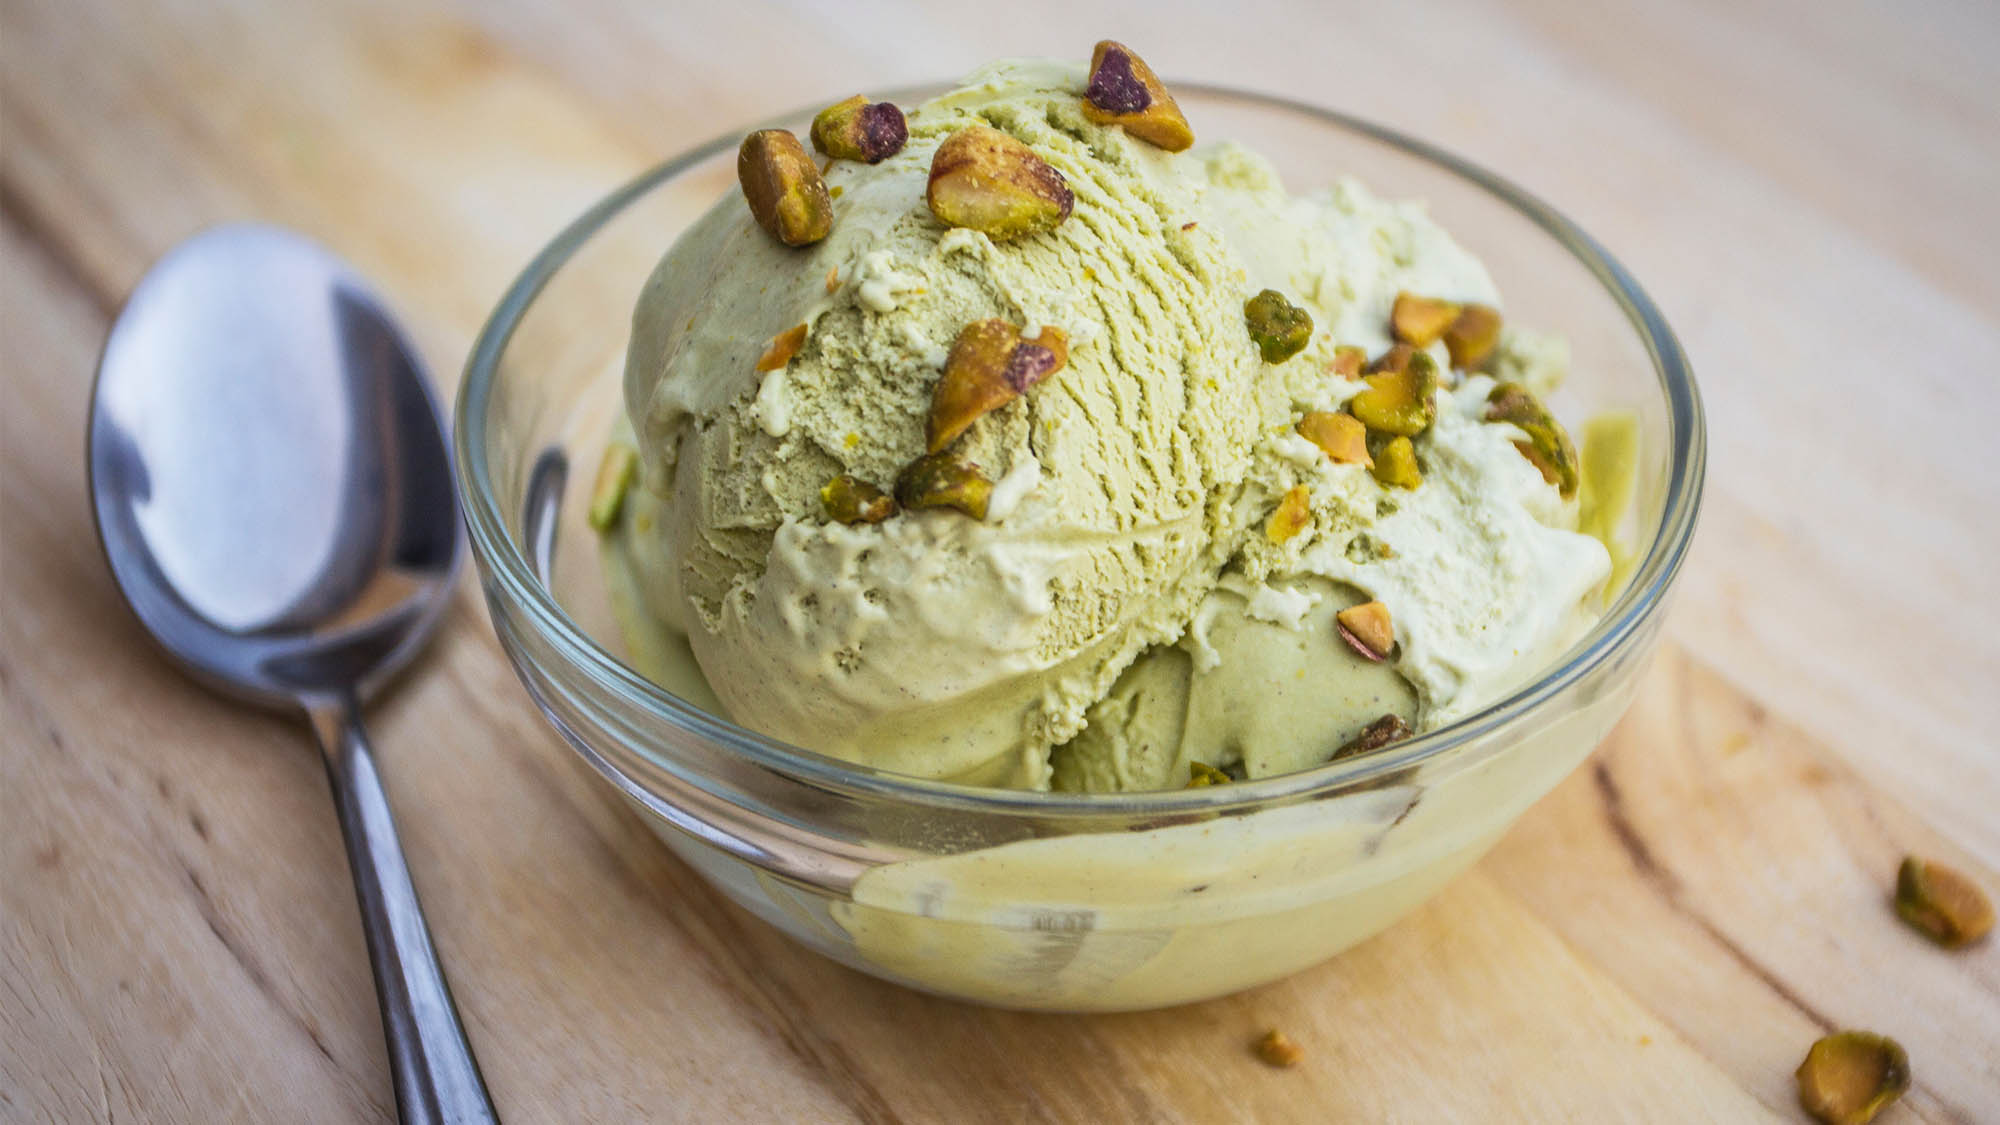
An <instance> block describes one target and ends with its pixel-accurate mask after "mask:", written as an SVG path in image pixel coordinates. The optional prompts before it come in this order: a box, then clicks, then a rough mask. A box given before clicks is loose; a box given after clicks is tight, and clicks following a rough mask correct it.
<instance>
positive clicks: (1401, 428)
mask: <svg viewBox="0 0 2000 1125" xmlns="http://www.w3.org/2000/svg"><path fill="white" fill-rule="evenodd" d="M1364 381H1365V382H1366V383H1367V384H1368V388H1367V389H1366V390H1364V391H1362V392H1361V393H1360V394H1357V395H1355V396H1354V397H1353V398H1351V399H1348V400H1347V409H1348V412H1349V413H1351V414H1353V415H1354V416H1355V417H1356V418H1359V419H1361V421H1362V423H1363V424H1364V425H1366V426H1367V427H1368V428H1369V429H1371V430H1376V431H1378V432H1381V433H1385V434H1401V435H1402V436H1404V437H1416V436H1417V435H1418V434H1420V433H1423V432H1424V431H1425V430H1427V429H1430V426H1431V423H1432V422H1434V421H1436V420H1437V385H1438V375H1437V362H1436V361H1435V360H1433V359H1431V357H1430V356H1429V355H1427V354H1426V353H1424V352H1417V353H1415V354H1413V355H1412V356H1410V362H1409V365H1408V366H1406V367H1404V368H1403V369H1402V370H1401V371H1384V372H1382V373H1381V374H1379V375H1370V376H1368V377H1367V378H1366V379H1365V380H1364Z"/></svg>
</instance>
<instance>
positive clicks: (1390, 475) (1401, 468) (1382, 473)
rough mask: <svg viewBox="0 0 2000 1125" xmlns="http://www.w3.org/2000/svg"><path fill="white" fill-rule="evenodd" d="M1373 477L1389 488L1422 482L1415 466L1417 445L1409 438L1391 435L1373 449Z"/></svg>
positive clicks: (1419, 471)
mask: <svg viewBox="0 0 2000 1125" xmlns="http://www.w3.org/2000/svg"><path fill="white" fill-rule="evenodd" d="M1374 472H1375V479H1376V480H1378V481H1381V482H1382V483H1383V484H1386V485H1388V486H1389V487H1391V488H1415V487H1417V486H1418V485H1420V484H1422V483H1424V474H1423V472H1422V471H1421V470H1419V469H1418V468H1417V447H1416V445H1415V444H1413V443H1412V442H1411V441H1410V439H1409V438H1406V437H1393V438H1390V439H1389V440H1387V441H1385V442H1383V443H1382V444H1381V445H1380V446H1378V447H1376V449H1375V469H1374Z"/></svg>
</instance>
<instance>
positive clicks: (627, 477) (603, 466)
mask: <svg viewBox="0 0 2000 1125" xmlns="http://www.w3.org/2000/svg"><path fill="white" fill-rule="evenodd" d="M638 475H639V451H638V450H636V449H634V448H632V447H631V446H629V445H626V444H624V443H623V442H614V443H612V444H611V445H608V446H606V447H605V449H604V460H602V461H599V462H598V463H597V479H596V480H595V481H593V482H592V483H591V487H590V511H589V513H588V519H589V521H590V526H591V527H593V528H595V529H596V530H598V531H610V530H611V528H612V527H613V526H614V525H616V524H617V522H618V513H619V512H621V511H623V510H624V508H625V494H626V493H627V492H629V491H631V489H632V481H633V479H634V478H635V477H637V476H638Z"/></svg>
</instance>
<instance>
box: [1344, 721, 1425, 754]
mask: <svg viewBox="0 0 2000 1125" xmlns="http://www.w3.org/2000/svg"><path fill="white" fill-rule="evenodd" d="M1416 733H1417V732H1416V731H1414V730H1412V729H1410V724H1409V723H1408V722H1405V721H1404V719H1403V717H1402V716H1401V715H1397V714H1393V713H1392V714H1388V715H1384V716H1382V717H1381V718H1379V719H1377V720H1375V721H1374V722H1372V723H1369V724H1368V725H1367V726H1365V727H1362V728H1361V733H1360V734H1357V735H1355V736H1354V737H1353V738H1350V739H1348V740H1347V741H1346V742H1343V743H1341V744H1340V749H1338V750H1335V751H1334V752H1333V757H1332V758H1330V759H1328V760H1329V761H1335V762H1337V761H1339V760H1340V759H1342V758H1351V757H1353V756H1354V755H1356V754H1366V753H1368V752H1369V751H1370V750H1380V749H1381V748H1383V747H1384V746H1387V745H1389V744H1390V743H1392V742H1401V741H1403V740H1404V739H1406V738H1413V737H1415V736H1416Z"/></svg>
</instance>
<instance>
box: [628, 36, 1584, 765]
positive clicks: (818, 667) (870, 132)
mask: <svg viewBox="0 0 2000 1125" xmlns="http://www.w3.org/2000/svg"><path fill="white" fill-rule="evenodd" d="M808 144H810V145H811V146H812V149H813V150H816V155H815V152H813V151H809V150H808V148H807V145H808ZM738 170H739V173H740V178H741V183H742V189H743V190H742V193H741V194H740V195H738V194H733V193H732V194H731V195H730V196H728V197H727V198H724V199H722V200H721V201H719V202H718V203H717V204H716V205H715V206H714V207H713V208H712V209H711V210H710V211H708V212H707V213H706V214H705V215H704V216H703V217H701V218H700V219H699V220H698V221H697V222H696V223H695V224H694V225H693V226H692V227H691V228H690V229H689V230H688V231H687V232H686V233H685V234H684V235H683V236H682V237H681V238H680V239H679V240H678V241H677V242H676V243H675V244H674V245H673V246H672V247H671V248H670V249H669V250H668V251H667V253H666V254H665V256H664V257H663V258H662V259H661V260H660V263H659V265H658V267H657V268H656V269H655V270H654V272H653V274H652V276H651V278H650V279H649V280H648V282H647V283H646V286H645V289H644V292H643V293H642V295H641V297H640V299H639V301H638V305H637V309H636V311H635V313H634V316H633V327H632V338H631V343H630V348H629V352H628V355H627V360H626V367H625V377H624V394H625V402H626V408H627V411H628V414H629V417H630V419H631V423H632V431H633V434H634V435H635V437H636V446H637V454H638V456H637V461H638V466H639V471H638V472H637V474H636V476H637V483H636V484H635V485H634V486H633V487H632V488H631V489H630V491H629V493H627V494H625V495H624V497H623V501H622V503H621V502H620V500H619V496H618V493H617V491H616V489H617V488H618V487H619V486H620V485H622V483H623V481H624V480H626V479H628V478H630V477H632V476H633V475H634V474H633V473H631V472H629V471H617V470H610V469H608V470H607V478H606V479H607V481H608V482H609V483H608V484H607V487H608V488H610V489H612V491H611V492H609V493H608V494H607V495H605V496H604V497H602V498H601V499H602V500H604V501H605V503H604V504H603V505H601V506H600V509H599V510H598V511H594V512H593V516H594V518H597V519H598V521H599V522H601V523H602V524H603V525H604V526H605V527H606V528H607V529H608V531H609V535H610V542H612V543H615V544H616V546H617V549H618V555H619V557H620V558H622V559H624V560H627V561H628V565H629V568H630V571H631V575H632V578H633V585H634V586H635V588H636V589H638V590H639V591H640V596H641V599H642V603H643V604H642V606H641V607H640V610H639V611H640V612H643V613H644V614H646V615H647V616H648V617H649V618H651V619H652V622H651V623H652V624H655V625H658V626H664V627H666V628H669V629H673V630H679V631H681V632H683V633H685V635H686V638H687V642H688V645H689V646H690V648H691V649H692V651H693V654H694V657H695V660H696V662H697V663H698V664H699V667H700V670H701V672H702V674H703V676H704V677H705V678H706V680H707V681H708V683H709V685H710V686H711V687H712V688H713V690H714V694H715V696H716V697H717V699H719V700H720V702H721V705H722V707H723V708H724V709H725V710H726V711H727V713H728V715H729V717H730V718H732V719H734V720H735V721H736V722H738V723H741V724H742V725H744V726H746V727H749V728H751V729H753V730H756V731H760V732H763V733H765V734H768V735H771V736H774V737H777V738H780V739H784V740H787V741H789V742H792V743H795V744H797V745H799V746H802V747H805V748H807V749H810V750H815V751H818V752H821V753H825V754H829V755H834V756H837V757H840V758H845V759H849V760H852V761H855V762H859V763H863V764H866V765H869V766H874V767H878V768H881V769H886V770H892V771H896V772H900V773H906V774H915V775H919V776H923V777H928V778H936V779H945V780H951V781H957V782H964V783H972V784H984V785H997V786H1015V787H1025V788H1042V789H1046V788H1056V789H1064V790H1081V791H1091V792H1106V791H1120V790H1145V789H1163V788H1180V787H1182V786H1186V785H1190V784H1195V785H1199V784H1212V783H1225V782H1229V781H1233V780H1239V779H1243V778H1257V777H1264V776H1268V775H1272V774H1278V773H1284V772H1287V771H1292V770H1299V769H1304V768H1309V767H1311V766H1315V765H1319V764H1322V763H1324V762H1327V761H1329V760H1331V759H1334V758H1336V757H1340V756H1343V755H1346V754H1352V753H1358V752H1361V751H1365V750H1370V749H1375V748H1378V747H1381V746H1383V745H1387V744H1389V743H1391V742H1394V741H1396V740H1398V739H1401V738H1405V737H1409V736H1410V735H1411V734H1413V733H1415V732H1418V731H1422V730H1426V729H1429V728H1431V727H1434V726H1437V725H1439V724H1441V723H1445V722H1449V721H1451V720H1452V719H1454V718H1457V717H1460V716H1463V715H1466V714H1469V713H1471V712H1472V711H1475V710H1477V709H1478V708H1479V707H1481V706H1483V705H1485V704H1488V703H1491V702H1493V701H1494V700H1496V699H1498V698H1499V697H1501V696H1502V695H1504V694H1505V693H1506V692H1507V691H1508V690H1510V689H1512V688H1514V687H1517V686H1519V685H1520V684H1522V683H1524V682H1525V681H1527V680H1528V679H1530V678H1532V676H1533V674H1534V673H1536V672H1537V671H1538V670H1539V669H1540V668H1541V667H1543V666H1544V665H1545V664H1547V663H1548V662H1549V661H1550V660H1551V659H1553V658H1554V657H1555V656H1556V655H1557V654H1559V653H1560V652H1561V651H1562V650H1563V649H1565V648H1566V647H1568V646H1569V645H1570V644H1571V643H1573V642H1574V641H1575V640H1576V639H1577V638H1578V637H1579V636H1580V635H1581V634H1582V632H1583V631H1584V630H1585V629H1586V628H1587V627H1588V626H1589V624H1590V622H1591V621H1592V620H1593V618H1594V607H1595V606H1596V604H1597V597H1596V595H1597V594H1598V593H1599V591H1600V588H1601V586H1602V585H1603V583H1604V582H1605V581H1606V578H1607V575H1608V573H1609V571H1610V559H1609V557H1608V555H1607V553H1606V551H1605V549H1604V547H1603V546H1602V545H1601V544H1600V543H1599V542H1598V541H1597V540H1596V539H1593V538H1591V537H1589V536H1587V535H1584V534H1580V533H1579V532H1578V531H1577V530H1576V526H1577V500H1576V491H1577V455H1576V452H1575V449H1574V448H1573V446H1572V445H1571V442H1570V439H1569V437H1568V435H1567V434H1566V433H1565V431H1564V429H1563V427H1562V425H1561V424H1560V423H1559V422H1558V421H1557V420H1556V419H1555V418H1554V417H1553V416H1552V415H1551V414H1550V413H1549V411H1548V410H1547V409H1546V408H1545V407H1544V406H1543V404H1542V397H1543V396H1544V395H1546V394H1547V393H1548V392H1549V390H1550V389H1552V387H1553V386H1554V385H1555V383H1556V382H1557V381H1558V380H1559V379H1560V378H1561V375H1562V373H1563V369H1564V368H1565V366H1566V364H1567V349H1566V347H1565V346H1564V345H1563V343H1562V341H1561V340H1559V339H1557V338H1554V337H1550V336H1544V335H1539V334H1535V333H1531V332H1528V331H1525V330H1522V329H1520V328H1518V327H1516V326H1514V325H1512V324H1510V323H1506V322H1504V321H1503V317H1502V315H1501V311H1500V310H1501V307H1502V306H1501V301H1500V296H1499V293H1498V292H1497V290H1496V289H1495V286H1494V284H1493V281H1492V279H1491V278H1489V277H1488V276H1487V274H1486V271H1485V269H1484V268H1483V267H1482V266H1481V265H1480V264H1479V262H1478V261H1476V260H1475V259H1474V258H1473V257H1472V256H1471V255H1469V254H1468V253H1467V252H1466V251H1465V250H1463V249H1461V248H1460V247H1459V246H1458V245H1457V244H1456V243H1455V242H1453V241H1452V239H1451V238H1450V237H1449V236H1448V235H1447V234H1446V233H1445V232H1444V231H1443V230H1442V229H1440V228H1439V227H1438V226H1437V225H1436V224H1435V223H1434V222H1433V221H1432V220H1431V219H1430V218H1429V217H1428V216H1427V215H1426V213H1425V212H1424V210H1423V208H1422V206H1421V205H1419V204H1414V203H1403V202H1390V201H1385V200H1381V199H1378V198H1376V197H1375V196H1373V195H1372V194H1370V193H1369V192H1368V191H1367V190H1366V189H1365V188H1363V187H1362V186H1361V185H1359V184H1357V183H1354V182H1351V181H1343V182H1339V183H1336V184H1335V185H1333V186H1332V187H1331V188H1328V189H1325V190H1322V191H1320V192H1318V193H1316V194H1310V195H1292V194H1290V193H1289V192H1287V190H1286V189H1285V187H1284V186H1283V185H1282V184H1281V183H1280V182H1279V179H1278V176H1277V174H1276V172H1275V170H1274V169H1273V168H1272V167H1271V165H1270V164H1269V163H1268V162H1267V161H1266V160H1265V159H1263V158H1262V157H1260V156H1259V155H1257V154H1255V153H1253V152H1250V151H1248V150H1246V149H1244V148H1242V147H1240V146H1237V145H1234V144H1230V143H1226V142H1225V143H1221V144H1207V145H1202V146H1196V145H1195V143H1194V135H1193V132H1192V130H1191V129H1190V127H1189V123H1188V122H1187V121H1186V120H1185V118H1184V117H1183V116H1182V114H1181V112H1180V110H1179V109H1178V107H1177V106H1176V105H1175V103H1174V100H1173V98H1172V96H1171V94H1170V92H1169V91H1168V90H1167V89H1166V88H1165V87H1164V86H1163V85H1162V84H1161V83H1160V81H1159V79H1158V78H1157V77H1156V76H1155V75H1154V74H1153V72H1152V71H1151V70H1150V69H1149V68H1148V67H1147V66H1146V64H1145V63H1144V62H1143V61H1141V59H1140V58H1139V57H1138V56H1137V55H1136V54H1134V53H1133V52H1132V51H1130V50H1129V49H1127V48H1125V47H1123V46H1121V45H1120V44H1117V43H1112V42H1108V41H1107V42H1103V43H1100V44H1098V45H1097V48H1096V50H1095V52H1094V54H1093V56H1092V59H1091V61H1090V64H1089V65H1088V66H1087V67H1086V66H1083V65H1079V64H1075V63H1063V62H1052V61H1041V60H1035V61H1003V62H998V63H994V64H991V65H989V66H987V67H985V68H983V69H981V70H979V71H978V72H976V73H974V74H973V75H972V76H971V77H969V78H968V79H967V80H966V81H965V83H964V85H963V86H961V87H960V88H958V89H956V90H954V91H952V92H950V93H948V94H945V95H943V96H941V97H938V98H936V99H934V100H932V101H928V102H925V103H924V104H922V105H919V106H915V107H911V108H909V109H908V110H907V111H905V110H904V109H902V108H899V107H897V106H894V105H890V104H887V103H880V102H870V101H869V100H868V99H867V98H865V97H854V98H850V99H848V100H847V101H844V102H841V103H839V104H836V105H833V106H831V107H829V108H827V109H826V110H825V111H824V112H822V113H821V114H820V115H819V116H818V118H817V119H816V120H815V121H814V123H813V126H812V129H811V131H810V137H809V138H808V139H807V140H805V141H802V140H801V139H800V138H798V137H795V136H793V135H792V134H790V133H787V132H784V131H782V130H766V131H762V132H759V133H755V134H752V135H751V136H750V137H749V138H747V139H746V140H745V141H744V142H743V146H742V149H741V152H740V154H739V161H738ZM619 455H620V454H619V453H618V451H617V450H614V457H615V456H619ZM622 456H624V457H625V458H627V461H626V466H629V464H630V458H631V451H630V450H626V451H625V452H624V453H623V454H622ZM621 468H622V467H621Z"/></svg>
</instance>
